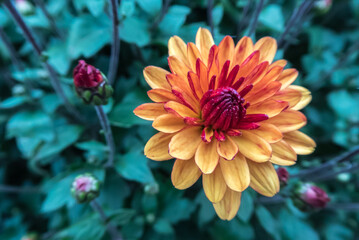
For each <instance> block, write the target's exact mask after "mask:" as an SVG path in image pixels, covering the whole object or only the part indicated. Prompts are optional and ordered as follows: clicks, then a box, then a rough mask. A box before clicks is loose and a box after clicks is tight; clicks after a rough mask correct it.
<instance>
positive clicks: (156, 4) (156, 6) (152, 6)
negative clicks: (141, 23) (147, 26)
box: [136, 0, 162, 16]
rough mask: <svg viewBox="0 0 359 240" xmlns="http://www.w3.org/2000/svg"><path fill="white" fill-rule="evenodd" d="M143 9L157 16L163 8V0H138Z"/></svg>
mask: <svg viewBox="0 0 359 240" xmlns="http://www.w3.org/2000/svg"><path fill="white" fill-rule="evenodd" d="M136 2H137V4H138V5H139V6H140V7H141V9H142V10H143V11H145V12H146V13H148V14H149V15H151V16H157V14H158V13H159V12H160V10H161V8H162V0H136Z"/></svg>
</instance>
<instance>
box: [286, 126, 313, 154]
mask: <svg viewBox="0 0 359 240" xmlns="http://www.w3.org/2000/svg"><path fill="white" fill-rule="evenodd" d="M284 140H285V141H286V142H287V143H288V144H289V145H290V146H291V147H292V148H293V149H294V151H295V152H296V153H297V154H300V155H308V154H311V153H312V152H314V150H315V147H316V146H317V145H316V144H315V142H314V140H313V139H311V138H310V137H309V136H308V135H306V134H304V133H302V132H299V131H293V132H288V133H285V134H284Z"/></svg>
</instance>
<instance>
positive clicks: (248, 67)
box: [235, 51, 259, 79]
mask: <svg viewBox="0 0 359 240" xmlns="http://www.w3.org/2000/svg"><path fill="white" fill-rule="evenodd" d="M258 61H259V51H255V52H253V53H252V54H251V55H249V56H248V57H247V58H246V59H245V60H244V61H243V62H242V64H241V65H240V66H239V71H238V73H237V76H236V77H235V79H240V78H241V77H247V76H248V75H249V74H250V73H251V72H252V71H253V69H255V67H256V66H257V65H258Z"/></svg>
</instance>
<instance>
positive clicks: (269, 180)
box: [247, 161, 279, 197]
mask: <svg viewBox="0 0 359 240" xmlns="http://www.w3.org/2000/svg"><path fill="white" fill-rule="evenodd" d="M247 163H248V167H249V172H250V174H251V183H250V186H251V188H253V189H254V190H255V191H257V192H258V193H260V194H262V195H264V196H267V197H273V196H274V195H275V194H276V193H277V192H279V180H278V175H277V172H276V171H275V169H274V167H273V165H272V163H270V162H266V163H256V162H253V161H247Z"/></svg>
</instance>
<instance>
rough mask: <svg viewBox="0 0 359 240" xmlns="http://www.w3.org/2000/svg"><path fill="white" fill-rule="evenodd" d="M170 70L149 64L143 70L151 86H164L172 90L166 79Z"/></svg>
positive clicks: (163, 87)
mask: <svg viewBox="0 0 359 240" xmlns="http://www.w3.org/2000/svg"><path fill="white" fill-rule="evenodd" d="M169 73H170V72H168V71H166V70H164V69H162V68H159V67H155V66H148V67H146V68H145V69H144V70H143V76H144V77H145V80H146V82H147V83H148V85H150V87H151V88H154V89H155V88H162V89H167V90H171V87H170V85H169V84H168V82H167V80H166V75H167V74H169Z"/></svg>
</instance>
